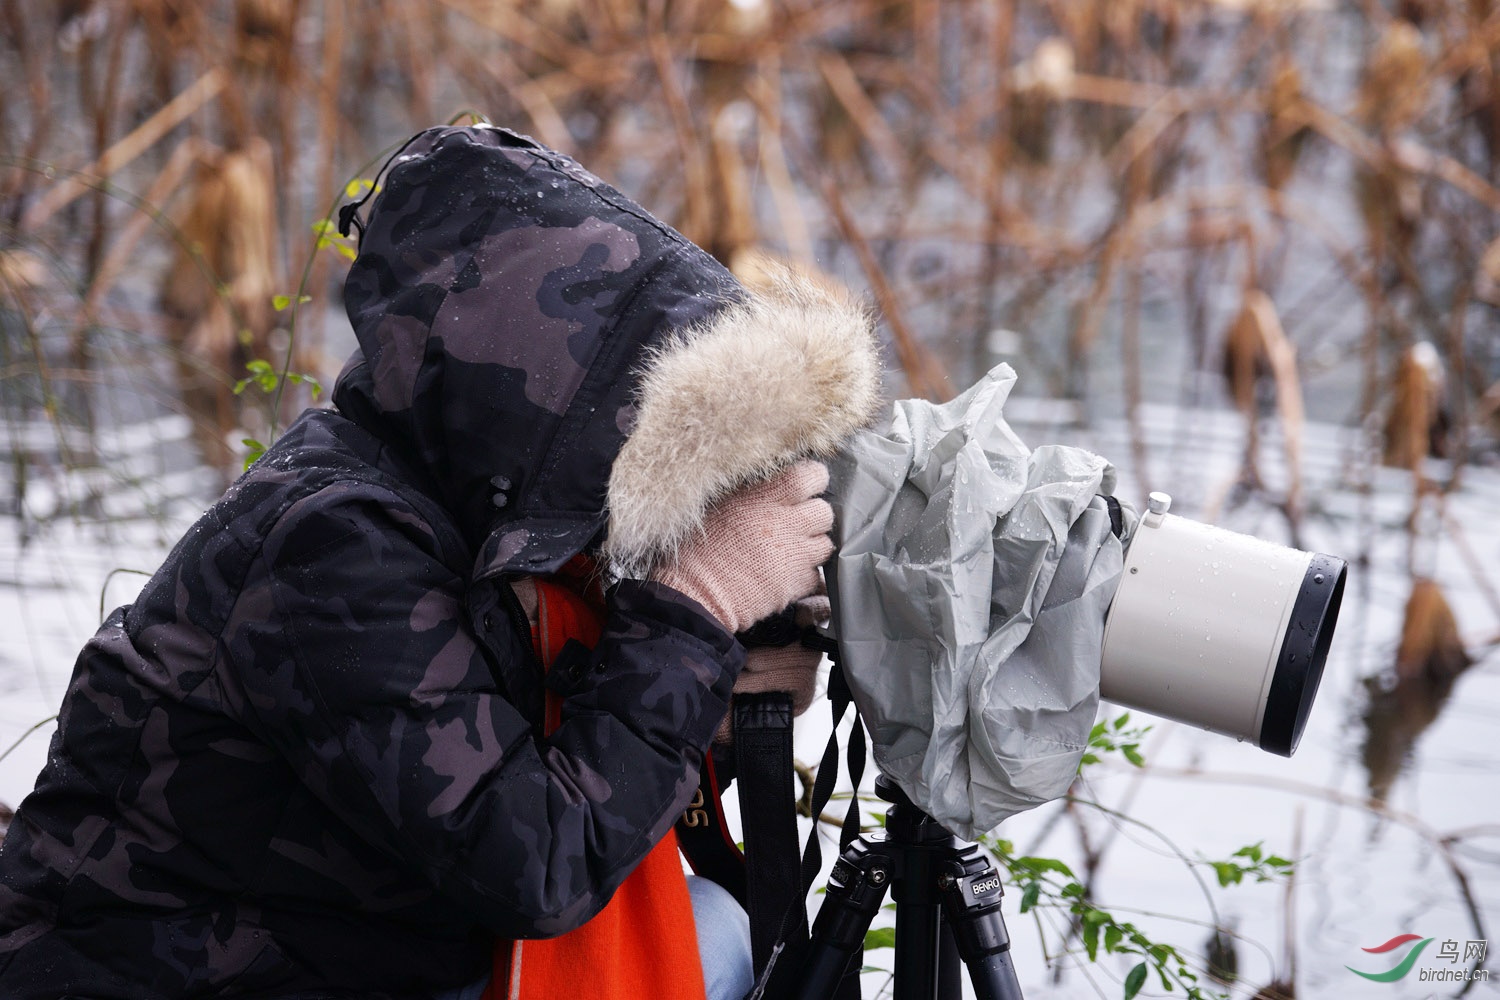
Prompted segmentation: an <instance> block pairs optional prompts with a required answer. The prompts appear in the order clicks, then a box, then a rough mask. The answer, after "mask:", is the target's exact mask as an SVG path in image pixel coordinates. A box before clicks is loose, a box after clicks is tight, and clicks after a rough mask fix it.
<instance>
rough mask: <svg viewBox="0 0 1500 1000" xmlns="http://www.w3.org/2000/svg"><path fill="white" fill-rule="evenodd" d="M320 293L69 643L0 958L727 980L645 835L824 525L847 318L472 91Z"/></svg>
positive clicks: (577, 988) (379, 981) (1, 890)
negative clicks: (697, 959)
mask: <svg viewBox="0 0 1500 1000" xmlns="http://www.w3.org/2000/svg"><path fill="white" fill-rule="evenodd" d="M345 300H346V305H347V308H348V312H349V317H350V320H351V322H352V323H353V326H354V330H355V333H356V335H357V337H358V340H359V345H360V348H359V351H358V352H356V354H355V356H354V357H353V358H352V359H351V360H350V362H349V364H348V365H347V366H346V368H345V370H344V372H343V374H342V375H341V376H340V377H339V380H338V383H337V386H336V388H335V391H334V403H335V408H334V409H330V410H313V411H308V412H307V413H304V414H303V415H302V416H301V417H300V418H299V419H298V420H297V421H296V422H295V423H294V424H292V426H291V427H289V428H288V429H287V432H286V433H285V434H284V435H283V436H282V437H281V439H280V440H279V441H277V442H276V443H275V444H274V445H273V447H272V448H271V449H270V450H269V451H268V452H267V453H266V455H265V456H264V457H263V458H262V459H260V460H259V461H258V462H257V463H256V464H255V465H254V466H252V467H251V469H250V470H249V471H248V472H247V474H246V475H245V476H244V477H242V478H241V479H240V480H239V481H238V482H237V483H236V484H235V485H234V486H233V487H231V488H230V490H229V491H228V492H227V493H226V494H225V495H224V497H223V498H222V499H221V500H219V501H218V502H217V503H216V504H215V505H214V507H213V508H212V509H210V510H209V511H208V512H207V513H206V514H205V515H204V516H203V517H202V519H200V520H199V522H198V523H197V524H196V525H194V526H193V528H192V529H191V530H190V531H189V532H188V533H187V534H186V535H185V536H184V538H183V539H182V540H181V541H180V542H179V543H178V545H177V546H176V548H175V549H174V550H173V551H172V553H171V555H170V556H169V557H168V558H167V561H166V562H165V564H164V565H163V566H162V567H161V568H160V569H159V570H158V571H157V573H156V574H155V576H154V577H153V578H152V579H151V581H150V582H149V583H148V584H147V585H146V587H145V589H144V590H143V591H142V593H141V595H140V597H139V599H138V600H137V602H136V603H135V604H134V605H132V606H129V607H126V608H122V609H119V610H117V611H115V612H114V614H112V615H111V616H110V618H109V619H108V620H107V621H106V622H105V623H104V625H103V626H102V627H101V628H100V630H99V631H98V633H97V634H96V635H95V636H94V638H93V639H92V640H90V642H89V643H88V644H87V646H86V647H85V648H84V650H83V652H82V654H81V655H80V657H79V659H78V663H77V666H76V669H75V673H74V676H73V680H72V682H71V684H70V686H69V689H68V691H67V694H66V696H65V699H64V703H63V706H62V711H61V716H60V719H59V728H58V732H57V734H56V736H55V737H54V739H53V743H52V748H51V752H50V754H49V758H48V764H47V766H46V768H45V769H44V770H43V772H42V773H41V775H40V777H39V778H38V781H37V786H36V790H35V791H34V792H33V793H32V794H31V795H30V796H29V797H28V798H27V799H26V800H25V802H23V804H22V805H21V807H20V809H19V810H18V812H17V814H16V818H15V820H14V822H13V823H12V825H11V828H10V832H9V835H8V837H7V839H6V841H5V844H4V848H3V851H0V995H4V996H6V997H14V998H56V997H61V996H86V997H121V998H123V997H131V998H134V997H199V996H202V997H210V996H242V995H243V996H256V997H303V998H310V997H345V996H347V997H399V998H413V1000H415V998H424V1000H425V998H430V997H434V996H443V997H458V996H462V997H471V996H477V995H478V994H479V993H480V992H481V991H482V990H483V989H484V988H485V987H484V984H485V983H486V982H487V981H489V980H490V978H491V974H492V970H494V971H495V973H496V980H495V982H493V983H491V985H490V987H489V989H490V991H491V993H492V994H493V995H496V996H510V995H521V996H545V995H549V994H550V995H560V994H561V993H562V992H563V991H564V990H566V991H567V992H568V995H570V996H574V997H583V996H609V995H623V994H624V993H625V992H630V993H631V995H641V994H644V995H651V996H657V997H663V996H671V997H678V996H680V997H691V996H696V997H703V996H704V995H705V993H706V995H708V996H711V997H713V996H729V995H738V993H739V992H743V990H744V989H745V988H746V987H748V985H749V983H748V957H746V956H745V953H744V949H745V947H746V946H744V945H742V946H741V949H742V950H741V951H740V952H739V953H738V955H736V953H735V950H734V948H732V947H726V946H724V945H722V944H715V945H712V946H710V947H705V948H702V949H699V948H698V947H697V945H696V944H695V940H696V939H695V934H696V935H698V936H702V935H704V934H707V933H713V932H714V931H715V930H716V929H718V928H717V927H716V925H718V924H724V923H725V921H726V918H725V917H724V916H723V914H724V913H726V912H728V913H729V914H730V917H733V909H734V906H735V904H734V903H733V901H732V900H729V901H728V903H727V905H725V900H724V899H723V898H722V897H723V895H727V894H721V896H720V898H719V899H718V900H717V914H718V915H717V916H713V917H709V916H708V915H707V913H706V910H705V906H708V905H714V904H712V903H704V902H703V899H704V898H705V897H707V896H711V895H713V893H712V890H711V887H702V886H699V887H696V888H695V889H694V890H689V889H688V886H687V884H686V883H685V882H684V881H683V876H682V869H681V864H680V861H679V860H678V857H677V854H676V851H675V848H674V847H673V846H672V839H671V837H670V836H669V834H670V830H671V827H672V824H673V822H674V820H675V819H676V818H677V817H678V816H679V815H680V814H681V813H682V812H683V810H684V808H685V807H686V806H687V804H688V802H689V800H690V799H691V798H692V796H693V795H694V793H695V791H696V788H697V784H698V776H699V771H700V768H701V766H702V764H703V760H704V756H705V753H706V752H707V750H708V748H709V746H710V741H711V740H712V738H713V736H714V733H715V730H716V729H717V728H718V727H719V725H720V723H721V720H722V719H723V717H724V715H725V712H726V709H727V706H728V704H729V700H730V697H731V693H732V690H733V689H734V688H735V686H736V684H737V682H738V683H739V684H740V685H741V687H742V688H744V687H757V686H759V687H761V688H764V686H765V684H766V683H767V679H766V677H764V676H762V677H759V678H757V677H755V676H754V675H753V674H751V673H749V672H746V673H743V674H742V672H741V671H742V665H743V664H744V661H745V653H744V651H743V649H742V648H741V646H740V644H739V642H738V641H736V639H735V637H734V633H736V632H738V631H741V630H743V629H745V628H748V627H749V626H751V625H752V624H754V623H755V622H756V621H757V620H759V619H761V618H762V617H764V616H766V615H769V614H771V613H773V612H776V611H778V610H780V609H782V608H783V607H785V606H787V605H789V604H791V603H793V602H794V601H797V600H798V599H800V598H804V597H806V596H807V595H809V594H810V593H811V592H812V591H813V590H814V589H815V588H816V586H817V582H818V573H817V567H818V565H819V564H820V563H822V562H823V561H824V559H825V558H826V557H827V556H828V555H829V553H830V551H831V547H832V546H831V542H830V541H829V539H828V537H827V531H828V529H829V527H830V524H831V512H830V510H829V508H828V505H827V504H826V503H825V502H824V501H823V500H821V499H819V497H818V494H819V493H820V492H821V491H822V490H823V489H824V486H825V484H826V481H827V474H826V471H825V470H824V469H823V468H822V466H821V465H820V464H819V463H817V462H816V461H808V459H809V458H811V457H817V456H823V455H827V454H829V453H830V452H831V451H832V450H833V449H835V448H836V447H837V446H838V444H839V443H840V442H841V441H842V440H843V439H844V438H845V437H846V436H847V435H848V434H849V433H851V432H852V431H853V429H854V428H856V427H857V426H859V425H860V424H861V423H863V422H864V421H865V420H866V419H867V418H868V416H869V415H870V413H871V412H872V410H873V407H874V405H875V401H876V393H877V389H878V381H879V374H878V365H877V360H876V351H875V347H874V344H873V339H872V334H871V331H870V328H869V323H868V319H867V317H865V316H864V315H863V314H862V313H861V311H860V310H859V309H857V308H855V307H853V306H852V305H850V304H849V303H848V302H846V301H844V300H843V299H842V298H840V297H839V296H838V295H837V294H835V293H833V292H831V291H830V290H828V289H826V288H824V287H821V286H817V287H815V286H812V285H808V284H806V283H799V282H797V280H796V279H795V278H793V277H792V276H790V275H784V276H783V277H782V278H781V279H780V282H779V284H777V286H776V287H775V288H772V289H770V290H768V291H767V292H765V293H760V294H756V293H751V292H748V291H747V290H745V289H744V288H742V287H741V286H740V285H739V284H738V283H737V282H736V281H735V279H734V278H733V277H732V276H730V275H729V274H728V272H726V271H725V270H724V269H723V268H721V267H720V266H719V265H718V264H716V263H715V262H714V261H713V260H712V259H711V258H709V257H708V256H707V255H706V254H704V253H703V252H702V251H700V250H699V249H698V248H696V247H694V246H692V245H691V244H689V243H687V242H686V241H685V240H684V239H683V238H682V237H681V236H679V235H678V234H677V233H675V232H673V231H672V230H670V229H669V228H667V227H665V226H663V225H662V224H660V223H659V222H657V221H656V220H654V219H653V218H651V217H650V216H649V215H648V214H646V213H645V212H644V211H643V210H642V209H640V208H639V207H638V206H636V205H635V204H634V203H632V202H630V201H629V200H628V199H626V198H625V197H624V196H622V195H621V194H620V193H619V192H617V191H615V190H614V189H612V188H610V187H608V186H607V185H605V184H603V183H602V182H601V181H599V180H598V179H597V178H595V177H593V176H592V175H589V174H587V173H586V172H585V171H584V170H582V168H580V167H579V166H578V165H577V164H576V163H574V162H573V161H571V160H569V159H567V158H566V157H562V156H560V155H558V154H556V153H553V152H551V151H549V150H546V149H544V148H542V147H539V146H537V145H536V144H534V143H532V142H531V141H530V140H527V139H524V138H522V137H519V136H516V135H514V134H512V133H509V132H506V131H503V130H499V129H490V128H468V129H464V128H448V129H434V130H431V131H429V132H426V133H423V134H422V135H420V136H418V137H416V138H415V139H414V140H413V141H412V142H411V143H409V144H408V146H407V147H406V149H405V150H404V151H403V152H402V153H401V154H400V155H399V156H397V157H396V159H395V160H394V161H393V163H392V166H391V167H390V169H389V171H388V173H387V174H386V177H385V179H384V182H383V184H382V187H381V190H380V194H379V196H378V197H377V199H376V200H375V202H374V204H373V206H372V207H371V210H370V213H369V219H368V222H367V224H366V225H365V227H364V229H363V232H362V239H361V254H360V256H359V259H358V260H357V261H356V262H355V264H354V266H353V268H352V270H351V273H350V275H349V279H348V283H347V286H346V289H345ZM605 584H610V585H609V586H608V587H607V588H606V587H605V586H604V585H605ZM802 669H803V673H802V674H801V675H799V677H798V678H794V679H793V680H794V683H793V685H792V686H798V685H801V686H805V683H806V678H805V673H806V668H802ZM784 679H785V678H783V677H781V676H776V677H774V678H773V680H774V681H775V682H777V683H780V682H782V681H783V680H784ZM612 897H615V899H614V901H613V902H611V900H612ZM606 904H610V906H611V907H614V906H616V905H617V904H618V905H620V906H621V907H624V913H623V915H622V916H617V917H615V918H610V917H609V912H610V911H609V910H607V909H606ZM689 907H691V909H690V908H689ZM601 911H604V913H603V915H602V916H601V915H600V914H601ZM695 911H696V912H695ZM740 919H741V920H742V919H743V918H742V917H740ZM695 920H696V928H695V926H694V922H695ZM642 921H648V923H642ZM590 934H593V935H594V936H593V937H589V936H588V935H590ZM577 935H582V936H577ZM610 935H625V936H624V937H623V938H621V937H618V936H617V937H614V938H611V937H610ZM558 936H561V937H558ZM735 936H736V935H735V933H734V932H733V931H732V930H731V931H730V932H729V934H728V937H729V938H730V939H733V938H734V937H735ZM540 938H557V941H556V943H555V946H553V947H550V948H548V947H542V946H537V947H536V948H535V949H533V948H532V946H533V944H534V941H533V940H532V939H540ZM497 939H498V940H497ZM511 941H521V942H522V945H521V946H520V947H519V948H516V947H513V946H511V945H509V944H508V942H511ZM569 942H572V943H571V944H569ZM611 942H613V943H611ZM611 947H615V948H618V950H616V951H610V950H607V949H609V948H611ZM700 950H701V951H702V952H703V954H702V955H701V960H702V961H703V963H704V966H703V967H704V971H705V975H704V977H702V978H700V977H699V976H698V974H697V973H698V967H697V966H696V965H694V966H692V967H691V968H683V967H682V965H681V964H671V965H667V966H663V964H662V963H666V962H673V961H675V960H676V959H678V958H681V957H683V956H684V955H692V953H693V952H696V951H700ZM716 959H717V960H721V961H719V962H717V963H715V962H714V961H712V960H716ZM724 964H728V965H730V966H734V967H732V968H729V969H724V968H721V967H719V966H722V965H724ZM538 970H540V974H541V976H542V978H541V979H537V978H535V976H536V975H537V974H538ZM500 977H503V979H502V978H500ZM632 977H636V978H632Z"/></svg>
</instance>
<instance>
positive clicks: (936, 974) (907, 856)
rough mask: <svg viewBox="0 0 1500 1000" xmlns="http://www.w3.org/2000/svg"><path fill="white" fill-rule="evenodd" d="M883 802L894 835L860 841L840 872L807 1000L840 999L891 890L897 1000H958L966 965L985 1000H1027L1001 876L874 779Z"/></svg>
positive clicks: (812, 963)
mask: <svg viewBox="0 0 1500 1000" xmlns="http://www.w3.org/2000/svg"><path fill="white" fill-rule="evenodd" d="M875 794H876V795H879V796H880V797H881V798H882V799H884V800H886V801H887V802H890V803H891V804H892V805H891V808H890V809H889V810H887V812H886V823H885V829H884V830H883V831H878V832H875V833H870V834H864V835H862V836H860V837H859V838H858V839H856V840H855V841H854V842H853V843H851V844H850V845H849V847H848V849H847V850H845V851H844V853H843V854H842V855H841V856H840V857H839V860H838V861H837V862H836V863H835V864H834V866H833V871H832V873H830V875H829V878H828V887H827V893H826V895H825V896H824V898H823V905H822V907H821V908H820V909H819V910H818V917H817V920H815V921H814V922H813V930H812V945H811V947H810V949H809V951H808V953H807V961H806V962H805V964H804V965H803V975H802V978H801V983H800V988H799V991H798V993H797V994H796V996H797V998H798V1000H826V998H828V997H831V996H833V995H834V993H835V991H836V989H837V987H838V984H839V981H840V980H841V979H842V978H843V976H844V973H845V971H846V970H847V969H848V966H849V963H850V960H851V959H852V958H853V956H854V954H855V953H856V952H857V951H858V950H859V948H860V946H861V945H862V944H863V943H864V939H865V932H866V931H868V930H869V928H870V921H872V920H873V919H874V917H875V914H876V913H877V912H879V910H880V905H881V902H882V901H883V900H884V899H885V894H886V890H887V889H891V890H893V895H894V897H895V901H896V979H895V990H894V995H895V1000H935V998H943V1000H949V998H953V1000H956V998H957V997H958V996H959V982H958V964H959V962H960V961H962V962H963V964H964V965H965V966H967V967H968V970H969V979H970V982H971V983H972V984H973V986H974V992H975V993H976V994H977V995H978V997H979V1000H1021V987H1020V985H1019V984H1018V983H1017V982H1016V970H1015V967H1014V966H1013V965H1012V964H1011V960H1010V937H1009V935H1008V934H1007V933H1006V931H1005V921H1004V919H1003V918H1002V917H1001V915H1000V897H1001V895H1002V891H1001V888H1000V873H999V872H998V871H996V869H995V866H994V865H992V864H991V863H990V862H989V860H988V859H986V858H985V856H984V854H983V853H982V852H981V851H980V850H979V848H978V847H977V846H975V845H974V844H964V843H962V842H961V841H959V840H958V839H957V838H956V837H954V836H953V835H952V834H951V833H949V832H948V831H947V830H944V829H943V828H942V827H941V826H939V825H938V824H937V822H936V821H935V820H933V818H932V817H931V816H928V815H927V814H926V813H924V812H922V811H921V810H920V809H918V808H917V807H916V806H915V805H913V804H912V802H911V800H910V799H909V798H907V797H906V795H905V794H904V793H903V792H902V791H901V789H900V788H898V787H896V784H895V782H893V781H891V780H890V779H888V778H886V777H885V775H880V776H878V777H877V778H876V779H875Z"/></svg>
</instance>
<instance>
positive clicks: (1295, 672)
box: [1100, 494, 1346, 756]
mask: <svg viewBox="0 0 1500 1000" xmlns="http://www.w3.org/2000/svg"><path fill="white" fill-rule="evenodd" d="M1169 505H1170V498H1169V497H1166V496H1164V495H1159V494H1153V500H1152V504H1151V506H1150V507H1149V509H1148V512H1147V513H1146V514H1145V515H1143V516H1142V518H1141V520H1140V523H1139V524H1138V525H1137V527H1136V530H1135V532H1134V534H1133V535H1132V536H1131V538H1130V543H1129V548H1128V550H1127V551H1126V555H1125V567H1124V573H1123V575H1122V577H1121V582H1120V585H1119V589H1118V590H1117V591H1116V592H1115V597H1114V600H1113V602H1112V603H1111V605H1110V610H1109V616H1108V618H1107V620H1106V622H1105V632H1104V650H1103V655H1102V657H1101V666H1100V682H1101V683H1100V690H1101V694H1103V696H1104V697H1105V698H1107V699H1109V700H1110V701H1113V702H1116V703H1118V704H1121V705H1125V706H1128V707H1131V708H1138V709H1141V710H1143V711H1146V712H1151V713H1153V714H1155V715H1161V716H1165V717H1167V718H1169V719H1176V720H1178V721H1180V722H1185V723H1187V724H1189V725H1195V726H1200V727H1202V728H1204V729H1207V730H1210V731H1212V732H1217V733H1223V734H1225V735H1228V736H1233V737H1235V738H1236V739H1240V740H1246V741H1253V742H1254V743H1255V744H1256V745H1257V746H1259V747H1261V748H1262V749H1264V750H1268V751H1270V752H1271V753H1276V754H1281V755H1282V756H1291V754H1292V752H1293V751H1294V750H1296V748H1297V743H1298V741H1299V740H1300V739H1301V737H1302V731H1303V729H1304V728H1305V727H1306V725H1307V719H1308V715H1309V714H1310V713H1311V711H1312V704H1313V698H1314V696H1315V695H1316V694H1317V690H1318V682H1319V681H1320V680H1321V678H1322V675H1323V666H1324V663H1325V661H1326V660H1327V658H1328V649H1329V645H1330V643H1331V642H1332V639H1333V630H1334V625H1335V624H1336V622H1337V621H1338V611H1339V604H1340V602H1341V600H1342V598H1343V593H1344V579H1345V574H1346V567H1345V564H1344V563H1343V561H1342V560H1339V559H1336V558H1334V557H1332V556H1326V555H1321V554H1318V553H1309V552H1302V551H1300V550H1297V549H1292V548H1288V547H1286V546H1282V545H1274V544H1272V543H1270V542H1266V541H1263V540H1261V539H1258V538H1253V537H1251V536H1249V535H1241V534H1237V533H1235V532H1232V531H1226V530H1225V529H1223V528H1217V527H1214V526H1212V525H1206V524H1200V523H1198V522H1196V521H1191V520H1188V519H1186V518H1181V517H1176V516H1174V515H1171V514H1168V513H1167V512H1166V511H1167V507H1168V506H1169Z"/></svg>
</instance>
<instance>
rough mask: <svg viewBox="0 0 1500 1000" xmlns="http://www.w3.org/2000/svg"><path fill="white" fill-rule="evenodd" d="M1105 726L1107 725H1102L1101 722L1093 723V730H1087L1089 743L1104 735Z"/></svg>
mask: <svg viewBox="0 0 1500 1000" xmlns="http://www.w3.org/2000/svg"><path fill="white" fill-rule="evenodd" d="M1106 725H1107V723H1103V722H1096V723H1094V728H1093V729H1090V730H1089V742H1090V743H1092V742H1094V741H1095V740H1097V739H1098V738H1099V737H1101V736H1103V735H1104V730H1105V727H1106Z"/></svg>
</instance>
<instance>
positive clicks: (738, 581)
mask: <svg viewBox="0 0 1500 1000" xmlns="http://www.w3.org/2000/svg"><path fill="white" fill-rule="evenodd" d="M827 488H828V469H827V468H826V467H825V466H824V465H823V463H821V462H813V461H802V462H798V463H797V464H796V465H793V466H791V467H789V468H787V469H785V470H783V471H781V472H779V473H777V474H776V475H774V476H772V477H771V478H770V479H767V480H765V481H764V482H760V483H754V484H752V485H749V486H744V487H741V488H740V489H738V490H735V491H734V492H733V493H731V494H729V495H728V496H727V497H725V498H724V499H723V500H720V501H719V502H718V503H717V504H715V505H714V506H713V507H712V508H710V509H709V511H708V514H707V516H706V517H705V518H704V520H703V528H702V530H701V531H699V532H698V533H697V534H696V535H694V536H693V537H692V538H690V539H688V541H687V542H685V543H684V544H683V545H682V547H681V548H679V549H678V550H677V557H676V558H675V559H673V560H672V561H671V562H669V563H666V564H664V565H663V566H661V567H660V568H658V569H657V571H656V572H655V573H654V574H652V577H653V579H655V580H657V581H659V582H661V583H664V584H666V585H667V586H669V587H671V588H672V589H674V590H678V591H681V592H682V593H684V594H686V595H687V596H688V597H691V598H692V599H693V600H695V601H697V602H698V603H699V604H701V605H703V606H704V607H705V608H707V609H708V611H709V613H710V614H712V615H713V616H714V617H715V618H717V619H718V620H719V622H720V623H721V624H722V625H723V626H724V627H725V628H727V629H728V630H729V631H731V632H740V631H743V630H744V629H747V628H749V627H750V626H751V625H754V624H755V623H756V622H758V621H760V620H761V619H762V618H764V617H766V616H767V615H769V614H773V613H775V612H777V611H780V610H781V609H782V608H785V607H786V606H787V605H789V604H791V603H792V602H793V601H796V600H797V599H799V598H801V597H805V596H807V595H808V594H811V593H813V592H814V591H816V590H817V589H818V584H819V576H818V567H819V566H821V565H822V564H823V563H824V562H826V561H827V560H828V557H829V556H831V555H832V554H833V541H832V540H831V539H830V538H829V537H828V531H829V529H830V528H832V527H833V508H832V507H830V506H829V505H828V501H826V500H823V499H821V498H820V497H819V496H818V494H820V493H822V492H823V491H824V490H825V489H827Z"/></svg>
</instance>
